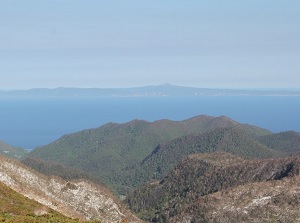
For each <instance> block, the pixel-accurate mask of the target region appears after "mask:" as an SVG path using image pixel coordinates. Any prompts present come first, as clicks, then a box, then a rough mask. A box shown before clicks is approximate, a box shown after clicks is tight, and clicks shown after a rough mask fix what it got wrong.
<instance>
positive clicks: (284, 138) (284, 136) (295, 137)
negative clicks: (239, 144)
mask: <svg viewBox="0 0 300 223" xmlns="http://www.w3.org/2000/svg"><path fill="white" fill-rule="evenodd" d="M259 141H260V142H261V143H263V144H264V145H266V146H268V147H270V148H272V149H275V150H278V151H281V152H284V153H286V154H290V155H294V154H298V155H299V154H300V133H299V132H293V131H288V132H280V133H277V134H272V135H265V136H261V137H259Z"/></svg>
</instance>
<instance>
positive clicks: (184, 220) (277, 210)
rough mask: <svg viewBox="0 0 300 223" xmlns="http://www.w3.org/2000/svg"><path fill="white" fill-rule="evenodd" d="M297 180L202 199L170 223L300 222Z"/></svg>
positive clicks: (250, 186) (231, 190)
mask: <svg viewBox="0 0 300 223" xmlns="http://www.w3.org/2000/svg"><path fill="white" fill-rule="evenodd" d="M299 208H300V177H299V176H296V177H291V178H285V179H283V180H275V181H274V180H273V181H264V182H256V183H249V184H244V185H239V186H237V187H233V188H229V189H226V190H222V191H220V192H216V193H213V194H209V195H207V196H203V197H201V198H199V199H198V200H197V201H195V202H194V203H192V204H191V205H190V206H188V207H187V208H186V209H185V210H184V211H183V212H182V213H180V214H179V215H177V216H174V217H172V218H171V219H169V222H170V223H188V222H189V223H190V222H193V223H202V222H207V223H225V222H228V223H231V222H244V223H254V222H255V223H269V222H282V223H291V222H300V212H299Z"/></svg>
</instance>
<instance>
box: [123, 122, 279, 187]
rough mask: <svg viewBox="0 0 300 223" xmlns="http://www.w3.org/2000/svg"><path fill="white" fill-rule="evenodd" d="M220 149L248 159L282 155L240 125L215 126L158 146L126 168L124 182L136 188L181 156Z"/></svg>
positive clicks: (169, 167)
mask: <svg viewBox="0 0 300 223" xmlns="http://www.w3.org/2000/svg"><path fill="white" fill-rule="evenodd" d="M217 151H223V152H228V153H231V154H235V155H239V156H243V157H248V158H270V157H279V156H283V154H282V153H280V152H279V151H277V150H272V149H270V148H268V147H267V146H265V145H263V144H261V143H260V142H258V141H257V140H256V138H255V137H252V136H251V135H250V134H248V133H247V132H246V131H244V130H243V129H241V128H240V127H231V128H218V129H216V130H213V131H211V132H207V133H203V134H200V135H189V136H183V137H180V138H177V139H174V140H172V141H169V142H167V143H163V144H161V145H159V146H158V147H157V148H156V149H155V150H154V151H153V152H152V153H151V155H149V156H148V157H146V158H145V159H144V160H143V161H142V162H141V164H140V165H137V166H136V167H135V168H134V169H132V170H130V172H129V174H128V177H127V184H128V185H131V186H133V187H137V186H139V185H141V184H143V183H145V182H147V181H149V180H159V179H162V177H163V176H165V175H166V174H167V173H168V172H169V171H170V170H171V169H172V168H173V167H174V166H175V165H177V164H178V163H179V162H180V161H181V160H182V159H184V158H185V157H187V156H188V155H190V154H194V153H208V152H217Z"/></svg>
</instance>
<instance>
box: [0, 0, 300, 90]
mask: <svg viewBox="0 0 300 223" xmlns="http://www.w3.org/2000/svg"><path fill="white" fill-rule="evenodd" d="M166 82H168V83H172V84H177V85H186V86H196V87H212V88H288V87H291V88H299V87H300V1H299V0H247V1H246V0H245V1H242V0H219V1H217V0H209V1H203V0H185V1H183V0H151V1H150V0H144V1H143V0H106V1H102V0H1V1H0V89H20V88H35V87H49V88H53V87H60V86H64V87H130V86H142V85H153V84H162V83H166Z"/></svg>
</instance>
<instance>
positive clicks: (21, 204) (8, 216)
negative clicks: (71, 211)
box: [0, 182, 100, 223]
mask: <svg viewBox="0 0 300 223" xmlns="http://www.w3.org/2000/svg"><path fill="white" fill-rule="evenodd" d="M0 198H1V199H0V222H6V223H24V222H38V223H57V222H61V223H62V222H63V223H79V222H80V221H79V220H78V219H71V218H68V217H66V216H64V215H62V214H60V213H58V212H56V211H54V210H52V209H50V208H48V207H47V206H44V205H42V204H40V203H38V202H36V201H34V200H31V199H29V198H26V197H25V196H22V195H21V194H19V193H17V192H15V191H14V190H12V189H10V188H9V187H7V186H6V185H4V184H2V183H1V182H0ZM89 223H100V222H99V221H94V220H93V221H89Z"/></svg>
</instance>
